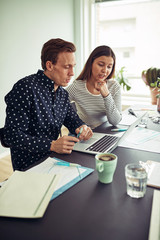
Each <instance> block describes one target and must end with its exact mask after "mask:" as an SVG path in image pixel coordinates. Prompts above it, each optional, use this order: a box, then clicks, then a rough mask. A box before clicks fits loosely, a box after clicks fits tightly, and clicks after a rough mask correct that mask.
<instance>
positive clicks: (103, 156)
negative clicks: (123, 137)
mask: <svg viewBox="0 0 160 240" xmlns="http://www.w3.org/2000/svg"><path fill="white" fill-rule="evenodd" d="M117 159H118V157H117V156H116V155H115V154H113V153H100V154H97V155H96V156H95V161H96V170H97V172H98V179H99V181H100V182H101V183H111V182H112V181H113V176H114V172H115V170H116V166H117Z"/></svg>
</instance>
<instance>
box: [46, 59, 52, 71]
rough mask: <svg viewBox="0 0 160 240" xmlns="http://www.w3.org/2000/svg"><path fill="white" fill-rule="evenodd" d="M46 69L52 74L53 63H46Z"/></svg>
mask: <svg viewBox="0 0 160 240" xmlns="http://www.w3.org/2000/svg"><path fill="white" fill-rule="evenodd" d="M46 69H47V70H48V71H49V72H51V71H52V70H53V63H52V62H51V61H47V62H46Z"/></svg>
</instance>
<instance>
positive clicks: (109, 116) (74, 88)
mask: <svg viewBox="0 0 160 240" xmlns="http://www.w3.org/2000/svg"><path fill="white" fill-rule="evenodd" d="M115 62H116V58H115V54H114V52H113V51H112V49H111V48H110V47H107V46H105V45H104V46H99V47H97V48H95V49H94V50H93V52H92V53H91V54H90V56H89V58H88V60H87V62H86V64H85V66H84V68H83V70H82V72H81V73H80V75H79V76H78V78H77V79H76V80H75V81H74V82H73V83H72V84H71V85H69V86H68V87H67V88H66V90H67V91H68V93H69V98H70V101H74V102H75V105H76V108H77V113H78V115H79V117H80V118H81V119H82V120H83V121H84V122H85V123H86V124H87V125H89V126H90V127H91V128H92V129H93V128H95V127H97V126H99V125H101V124H102V123H104V122H106V121H108V122H109V123H110V124H112V125H114V126H115V125H117V124H118V123H119V122H120V120H121V118H122V116H121V90H120V85H119V83H118V82H117V81H116V80H114V79H112V78H113V76H114V73H115Z"/></svg>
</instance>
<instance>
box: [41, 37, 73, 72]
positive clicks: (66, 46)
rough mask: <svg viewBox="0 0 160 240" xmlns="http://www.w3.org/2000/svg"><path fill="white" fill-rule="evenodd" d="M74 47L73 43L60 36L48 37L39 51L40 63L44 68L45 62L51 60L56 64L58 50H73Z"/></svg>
mask: <svg viewBox="0 0 160 240" xmlns="http://www.w3.org/2000/svg"><path fill="white" fill-rule="evenodd" d="M75 51H76V47H75V45H74V44H73V43H71V42H67V41H65V40H63V39H60V38H55V39H50V40H49V41H48V42H46V43H45V44H44V45H43V47H42V51H41V65H42V68H43V69H44V70H46V62H47V61H51V62H52V63H53V64H56V62H57V59H58V54H59V53H60V52H75Z"/></svg>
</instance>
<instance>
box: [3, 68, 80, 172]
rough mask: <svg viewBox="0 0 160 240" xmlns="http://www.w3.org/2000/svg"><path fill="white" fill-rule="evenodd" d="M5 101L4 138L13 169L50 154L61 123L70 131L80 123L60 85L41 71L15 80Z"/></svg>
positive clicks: (23, 166) (28, 164)
mask: <svg viewBox="0 0 160 240" xmlns="http://www.w3.org/2000/svg"><path fill="white" fill-rule="evenodd" d="M5 101H6V104H7V108H6V122H5V128H4V137H5V138H4V140H5V142H6V143H7V144H8V145H9V146H10V149H11V157H12V164H13V168H14V170H24V169H25V168H27V167H28V166H30V165H32V164H34V163H35V162H37V161H39V160H41V159H43V158H45V157H47V156H49V155H50V154H51V151H50V146H51V142H52V140H56V139H57V138H58V136H59V133H60V130H61V127H62V125H65V126H66V127H67V128H68V129H69V131H70V132H71V133H75V129H76V128H78V127H79V126H81V125H83V124H84V123H83V122H82V121H81V120H80V119H79V117H78V115H77V114H76V113H75V111H74V110H73V108H72V107H71V105H70V102H69V99H68V93H67V92H66V90H65V89H64V88H62V87H58V89H57V90H56V92H55V91H54V82H53V81H52V80H51V79H49V78H48V77H47V76H46V75H45V74H44V73H43V71H41V70H39V71H38V72H37V74H33V75H30V76H27V77H25V78H23V79H21V80H19V81H18V82H17V83H16V84H15V85H14V86H13V89H12V90H11V91H10V92H9V93H8V94H7V95H6V96H5Z"/></svg>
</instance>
